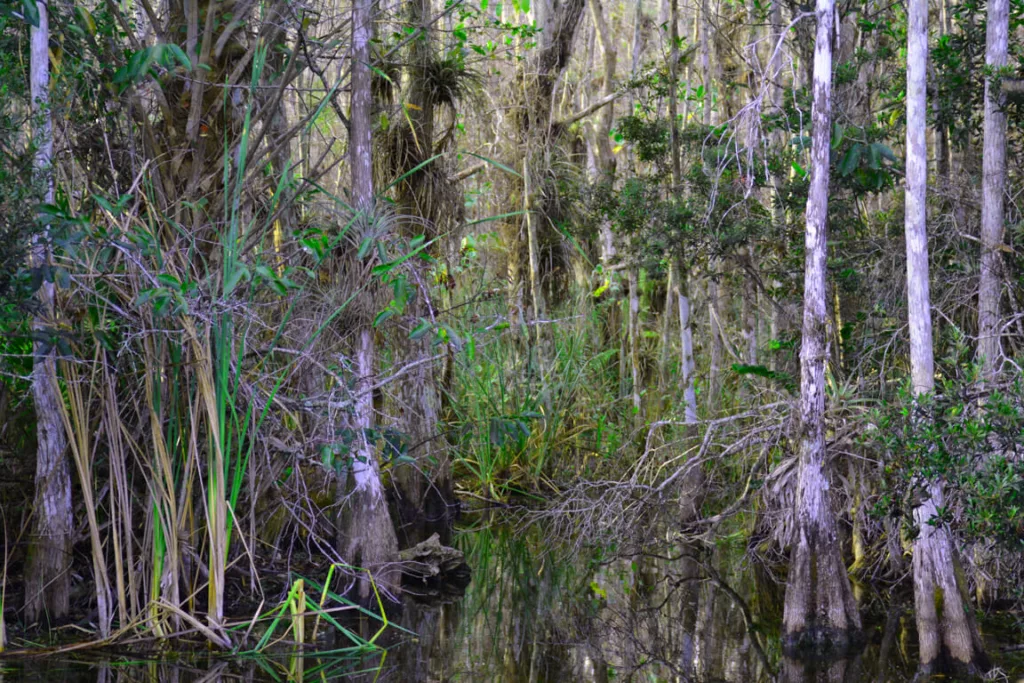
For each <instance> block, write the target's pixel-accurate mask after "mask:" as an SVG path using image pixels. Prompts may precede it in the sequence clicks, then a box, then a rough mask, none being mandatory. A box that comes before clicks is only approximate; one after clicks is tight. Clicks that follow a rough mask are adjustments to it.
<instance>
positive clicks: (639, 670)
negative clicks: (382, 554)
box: [0, 516, 1024, 683]
mask: <svg viewBox="0 0 1024 683" xmlns="http://www.w3.org/2000/svg"><path fill="white" fill-rule="evenodd" d="M474 517H475V518H473V519H470V520H469V521H468V522H467V526H466V527H465V528H463V529H461V530H459V531H458V532H456V535H455V540H454V543H455V545H457V546H458V547H460V548H461V549H462V550H463V551H464V552H465V553H466V560H467V562H468V563H469V565H470V566H471V567H472V568H473V580H472V582H471V583H470V585H469V586H468V588H467V589H466V590H465V593H464V594H460V593H452V592H447V593H446V592H445V591H441V593H440V594H438V592H436V591H434V592H432V594H431V595H429V596H413V595H407V596H406V597H405V599H404V603H403V607H402V610H401V612H400V613H399V612H397V611H396V612H393V613H392V614H391V615H390V617H391V619H392V620H393V621H395V622H396V623H398V624H400V625H401V626H402V627H403V628H404V629H408V630H409V631H411V632H414V633H415V634H416V635H415V636H412V635H409V634H407V633H404V632H402V631H400V630H398V629H390V630H389V631H388V632H387V633H386V634H385V636H383V637H382V640H386V643H385V645H386V650H385V651H383V652H377V653H374V654H372V655H369V656H366V657H363V658H360V659H355V658H353V657H351V656H348V657H336V656H330V655H323V654H319V655H318V654H317V653H307V654H305V655H304V656H297V655H296V654H294V652H289V651H285V652H283V653H280V654H275V655H274V656H272V657H260V658H252V657H249V658H239V657H236V658H225V657H219V656H213V655H211V654H210V653H209V652H207V651H205V650H203V649H201V650H200V651H197V652H193V653H188V652H178V653H175V654H174V656H173V657H169V656H162V657H155V656H154V657H144V656H141V655H139V654H137V653H136V654H132V655H110V654H107V655H104V656H103V658H97V657H92V658H89V659H86V658H82V659H72V658H69V657H49V658H39V659H34V660H27V661H26V660H18V661H3V660H0V683H8V682H11V681H51V682H56V681H69V682H76V681H83V682H84V681H90V682H91V681H102V682H109V683H120V682H125V683H126V682H128V681H146V682H154V683H155V682H161V683H162V682H164V681H167V682H170V683H179V682H180V683H187V682H193V681H195V682H198V681H204V682H210V683H215V682H216V683H219V682H224V683H227V682H229V681H327V680H347V681H360V682H365V683H374V682H377V681H380V682H384V681H402V682H405V681H409V682H410V683H421V682H422V683H428V682H442V681H502V682H508V683H542V682H554V681H586V682H589V683H604V682H611V681H637V682H640V681H704V682H712V681H715V682H717V681H730V682H733V681H735V682H738V683H739V682H746V681H767V680H779V681H787V682H790V683H802V682H807V683H810V682H811V681H829V682H830V683H861V682H867V681H872V682H875V681H878V682H883V681H895V682H899V681H910V680H912V679H913V674H914V671H915V665H916V652H915V650H916V640H917V639H916V635H915V633H914V632H913V630H912V629H913V614H912V612H910V611H909V610H906V609H900V608H887V607H881V606H880V604H879V601H878V599H877V598H875V599H872V598H871V597H870V595H865V596H864V597H863V600H862V602H863V603H864V605H865V611H866V614H867V633H868V642H867V645H866V647H865V649H864V650H863V652H861V653H860V654H859V655H858V656H856V657H853V658H850V659H844V660H838V661H832V662H819V663H811V664H801V663H797V662H793V661H790V660H787V659H785V658H784V657H783V656H782V654H781V650H780V647H779V641H778V624H779V622H780V621H781V608H782V605H781V601H782V588H781V587H780V586H779V585H778V584H777V582H775V581H774V580H773V579H772V577H771V575H770V573H769V572H767V570H765V569H763V568H760V567H758V566H755V565H752V564H751V563H750V562H749V561H747V560H746V559H744V553H743V548H742V539H741V537H740V536H739V535H736V536H735V537H733V538H723V539H721V540H720V541H719V542H718V543H716V544H714V545H712V546H707V547H702V548H701V549H700V550H699V551H697V552H696V553H694V552H693V549H690V550H683V549H678V548H675V549H672V550H660V551H659V552H658V553H657V555H656V556H632V557H621V556H617V555H616V554H615V553H614V552H612V550H611V549H610V550H608V551H606V552H605V553H604V554H602V555H584V556H581V555H580V554H576V553H568V552H567V551H566V550H565V549H560V547H559V543H558V542H557V540H556V539H552V538H550V537H548V536H546V535H545V534H544V533H543V531H542V530H540V529H539V528H536V527H534V528H529V529H525V530H524V529H523V528H521V527H514V526H509V525H507V524H491V523H489V521H488V519H486V518H484V517H482V516H474ZM568 558H571V559H568ZM378 626H379V624H377V623H376V622H370V621H366V620H364V621H363V623H362V624H361V625H360V624H359V623H357V622H353V623H352V624H350V627H351V628H352V629H353V630H357V629H360V628H361V629H362V630H363V632H364V633H366V634H367V636H368V635H371V634H372V633H373V631H375V630H376V629H377V628H378ZM993 633H995V631H994V630H993V629H992V627H987V629H986V639H987V642H988V646H989V651H990V653H991V654H992V655H993V657H994V659H995V661H996V664H997V665H998V666H1000V667H1001V668H1002V672H1004V673H1005V677H1003V676H999V677H996V678H993V679H992V680H1003V681H1024V678H1022V677H1024V656H1022V655H1017V654H1009V653H1005V652H1003V648H1004V647H1005V646H1006V645H1008V644H1012V643H1009V642H1008V640H1009V639H1008V638H1007V637H1005V636H1004V637H1002V638H999V637H997V636H994V635H993ZM334 637H336V636H334V635H332V636H329V637H328V639H327V640H326V641H323V642H322V644H321V645H322V647H323V648H324V649H330V648H332V647H342V646H344V645H345V644H346V643H344V642H332V640H331V639H332V638H334ZM773 677H775V678H774V679H773ZM944 680H949V679H944Z"/></svg>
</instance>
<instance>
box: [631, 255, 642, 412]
mask: <svg viewBox="0 0 1024 683" xmlns="http://www.w3.org/2000/svg"><path fill="white" fill-rule="evenodd" d="M628 334H629V371H630V378H631V380H632V381H631V387H630V389H631V392H632V405H633V422H634V424H635V425H636V426H637V427H639V426H641V425H643V422H644V416H643V406H642V404H641V400H640V382H641V376H640V284H639V278H638V277H637V267H636V266H630V267H629V327H628Z"/></svg>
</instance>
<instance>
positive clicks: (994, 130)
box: [978, 0, 1010, 381]
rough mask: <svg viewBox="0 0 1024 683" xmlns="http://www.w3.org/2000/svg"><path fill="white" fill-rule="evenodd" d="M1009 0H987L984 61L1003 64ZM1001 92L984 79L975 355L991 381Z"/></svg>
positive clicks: (1001, 167) (999, 227)
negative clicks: (979, 259) (979, 267)
mask: <svg viewBox="0 0 1024 683" xmlns="http://www.w3.org/2000/svg"><path fill="white" fill-rule="evenodd" d="M1009 16H1010V13H1009V1H1008V0H990V1H989V4H988V24H987V28H986V42H987V47H986V49H985V64H986V65H987V66H988V67H989V68H990V69H992V70H997V69H1000V68H1002V67H1004V66H1006V51H1007V42H1008V32H1009ZM1005 105H1006V96H1005V94H1004V93H1003V92H1002V90H1001V88H999V87H997V84H996V83H994V82H993V79H992V78H989V79H987V80H986V81H985V123H984V152H983V154H984V156H983V158H982V172H981V175H982V186H981V273H980V278H979V281H978V355H979V356H980V357H981V363H982V378H983V379H985V380H987V381H991V380H993V379H995V376H996V374H997V373H998V371H999V366H1000V364H1001V362H1002V348H1001V344H1000V326H1001V325H1002V321H1001V319H1000V316H999V300H1000V298H1001V292H1002V281H1001V279H1000V270H1001V268H1000V264H1001V261H1002V257H1001V256H1000V246H1001V245H1002V243H1003V190H1004V187H1003V186H1004V183H1005V182H1006V113H1005V112H1004V111H1003V107H1004V106H1005Z"/></svg>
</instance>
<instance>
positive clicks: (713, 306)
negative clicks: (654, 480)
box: [700, 0, 725, 415]
mask: <svg viewBox="0 0 1024 683" xmlns="http://www.w3.org/2000/svg"><path fill="white" fill-rule="evenodd" d="M710 4H711V3H710V0H702V2H701V15H702V16H701V19H702V21H701V25H700V27H701V28H700V65H701V72H702V80H703V84H704V112H703V117H704V118H703V122H704V125H705V126H711V125H714V116H713V114H712V107H713V105H714V102H713V99H712V96H711V90H712V86H713V84H712V77H711V73H712V72H711V39H710V37H709V32H710V31H711V17H710V14H711V10H710ZM707 291H708V318H709V321H710V335H711V363H710V367H709V368H708V411H709V412H710V413H711V414H712V415H714V414H715V412H716V411H717V410H718V406H719V401H720V399H721V393H722V384H721V369H722V360H723V358H724V357H725V346H724V343H723V341H722V326H721V316H720V310H719V300H720V297H721V292H720V291H719V283H718V259H712V260H711V272H710V273H709V279H708V287H707Z"/></svg>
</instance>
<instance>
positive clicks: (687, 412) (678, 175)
mask: <svg viewBox="0 0 1024 683" xmlns="http://www.w3.org/2000/svg"><path fill="white" fill-rule="evenodd" d="M678 24H679V0H669V40H670V41H671V43H672V44H671V52H670V56H669V79H668V115H669V121H670V125H669V147H670V151H671V154H672V192H673V193H678V192H682V191H683V188H682V176H683V170H682V162H681V160H680V157H679V121H678V117H677V111H676V108H677V104H676V98H677V83H676V81H677V80H678V77H679V72H678V69H679V45H678V43H679V28H678ZM687 86H689V84H687ZM669 267H670V268H671V269H672V277H670V281H671V283H672V286H671V287H670V288H669V290H670V291H669V294H670V295H673V296H675V298H676V302H677V306H678V311H679V341H680V359H679V360H680V363H679V374H680V377H681V378H682V382H683V416H684V417H683V420H684V422H686V423H687V424H694V423H696V422H697V392H696V390H695V388H694V371H695V367H696V366H695V363H694V361H693V325H692V323H691V320H690V283H689V276H688V272H687V266H686V261H685V255H680V256H678V257H676V258H673V259H672V262H671V265H670V266H669ZM668 309H669V306H666V307H665V316H666V317H667V316H668V314H669V311H668ZM667 338H668V335H667V334H666V335H665V339H663V340H662V343H663V344H667ZM695 469H699V468H695Z"/></svg>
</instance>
